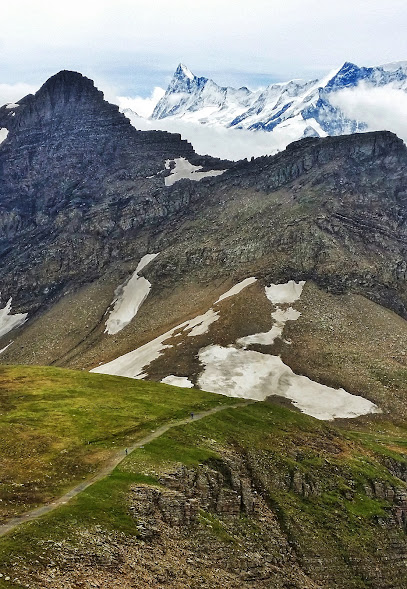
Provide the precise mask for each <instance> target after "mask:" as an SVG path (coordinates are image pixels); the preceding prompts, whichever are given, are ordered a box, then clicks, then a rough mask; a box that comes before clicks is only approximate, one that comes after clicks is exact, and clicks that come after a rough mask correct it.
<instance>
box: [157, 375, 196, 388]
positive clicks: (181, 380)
mask: <svg viewBox="0 0 407 589" xmlns="http://www.w3.org/2000/svg"><path fill="white" fill-rule="evenodd" d="M161 382H163V383H164V384H171V385H172V386H174V387H184V388H186V389H192V387H193V386H194V385H193V383H192V382H191V381H190V380H189V378H188V377H187V376H174V375H173V374H169V375H168V376H166V377H165V378H163V379H162V380H161Z"/></svg>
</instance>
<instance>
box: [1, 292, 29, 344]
mask: <svg viewBox="0 0 407 589" xmlns="http://www.w3.org/2000/svg"><path fill="white" fill-rule="evenodd" d="M11 301H12V298H11V297H10V298H9V300H8V302H7V304H6V306H5V307H3V308H2V309H0V337H3V335H6V333H8V332H9V331H11V330H12V329H14V328H15V327H19V326H20V325H22V324H23V323H24V322H25V321H26V320H27V316H28V313H16V314H15V315H12V314H11V313H10V311H11ZM6 347H7V346H6ZM4 350H5V348H3V350H2V352H4Z"/></svg>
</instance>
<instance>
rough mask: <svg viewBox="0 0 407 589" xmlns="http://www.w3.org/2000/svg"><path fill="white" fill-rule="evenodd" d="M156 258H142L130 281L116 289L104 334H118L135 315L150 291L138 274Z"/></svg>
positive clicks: (148, 285) (144, 279)
mask: <svg viewBox="0 0 407 589" xmlns="http://www.w3.org/2000/svg"><path fill="white" fill-rule="evenodd" d="M157 256H158V254H146V255H145V256H143V257H142V258H141V260H140V262H139V264H138V266H137V268H136V270H135V272H134V273H133V275H132V276H131V277H130V279H129V280H127V282H125V283H124V284H122V285H120V286H119V287H118V289H116V293H115V295H116V296H115V299H114V300H113V302H112V305H114V306H113V309H112V311H111V312H110V314H109V318H108V319H107V321H106V328H105V333H108V334H109V335H114V334H116V333H118V332H119V331H121V330H122V329H123V328H124V327H126V325H128V324H129V323H130V321H131V320H132V319H133V318H134V317H135V316H136V315H137V313H138V310H139V309H140V307H141V305H142V304H143V302H144V301H145V299H146V298H147V296H148V294H149V292H150V289H151V283H150V282H149V281H148V280H147V279H146V278H144V277H143V276H139V275H138V273H139V272H141V271H142V270H143V269H144V268H145V267H146V266H147V265H148V264H149V263H150V262H151V261H152V260H154V259H155V258H156V257H157Z"/></svg>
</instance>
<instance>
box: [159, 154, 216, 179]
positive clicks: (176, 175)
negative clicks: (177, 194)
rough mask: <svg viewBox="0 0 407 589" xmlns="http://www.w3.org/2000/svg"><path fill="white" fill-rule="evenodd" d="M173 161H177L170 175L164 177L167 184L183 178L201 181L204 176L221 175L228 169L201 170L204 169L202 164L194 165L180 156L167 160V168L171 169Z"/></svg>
mask: <svg viewBox="0 0 407 589" xmlns="http://www.w3.org/2000/svg"><path fill="white" fill-rule="evenodd" d="M171 162H174V163H175V167H174V168H172V170H171V173H170V175H169V176H166V177H165V178H164V182H165V185H166V186H172V185H173V184H175V182H178V180H182V179H183V178H187V179H188V180H194V181H196V182H199V181H200V180H202V178H207V177H209V176H220V175H221V174H223V173H224V172H225V171H226V170H209V171H207V172H200V171H199V170H202V166H194V165H193V164H191V163H190V162H189V161H188V160H187V159H185V158H184V157H179V158H176V159H174V160H166V162H165V169H166V170H169V169H170V165H171Z"/></svg>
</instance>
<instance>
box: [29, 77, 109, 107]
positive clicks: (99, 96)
mask: <svg viewBox="0 0 407 589" xmlns="http://www.w3.org/2000/svg"><path fill="white" fill-rule="evenodd" d="M46 95H47V96H49V97H50V98H51V100H52V101H53V102H56V101H62V102H63V103H64V104H67V103H68V102H71V101H74V102H77V101H78V99H81V98H83V97H84V96H86V97H87V98H92V99H94V100H98V101H101V100H103V92H101V91H100V90H98V89H97V88H96V87H95V84H94V83H93V81H92V80H90V79H89V78H87V77H86V76H83V75H82V74H80V73H78V72H73V71H69V70H62V71H60V72H58V73H57V74H55V75H54V76H52V77H51V78H49V79H48V80H47V81H46V82H45V83H44V84H43V85H42V86H41V88H40V89H39V90H38V92H37V93H36V95H35V96H36V98H37V99H38V98H41V97H43V96H46Z"/></svg>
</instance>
